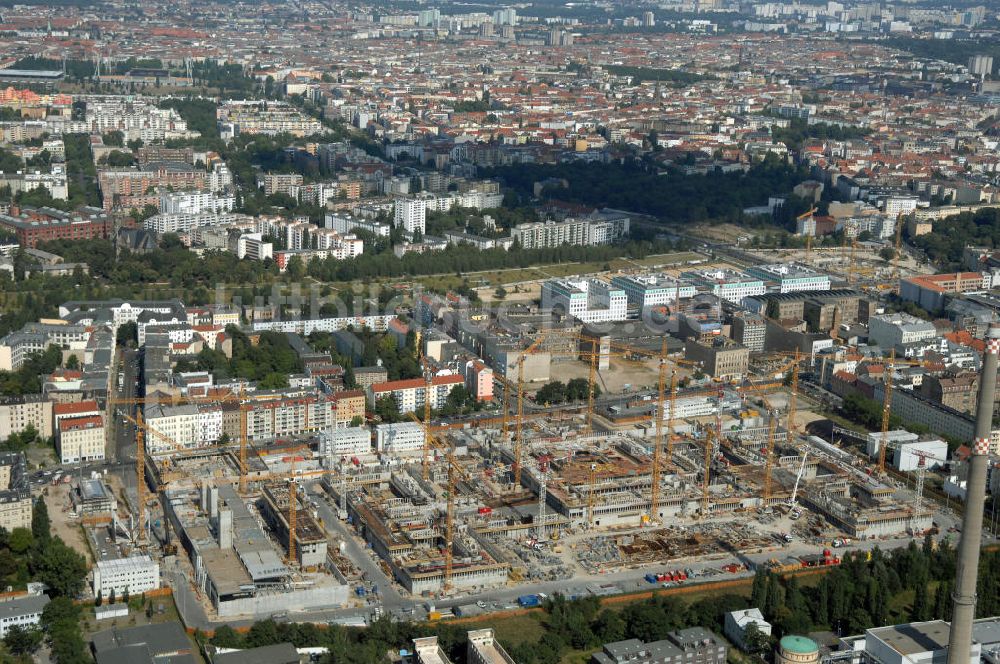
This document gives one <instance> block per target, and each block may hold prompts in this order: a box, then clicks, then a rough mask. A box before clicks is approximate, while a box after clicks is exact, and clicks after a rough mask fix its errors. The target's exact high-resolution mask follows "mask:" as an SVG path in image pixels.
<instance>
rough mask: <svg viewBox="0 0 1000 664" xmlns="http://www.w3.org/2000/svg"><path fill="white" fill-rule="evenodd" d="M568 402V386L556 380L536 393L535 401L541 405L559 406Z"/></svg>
mask: <svg viewBox="0 0 1000 664" xmlns="http://www.w3.org/2000/svg"><path fill="white" fill-rule="evenodd" d="M565 400H566V385H565V384H564V383H562V381H558V380H554V381H552V382H550V383H546V384H545V385H543V386H542V387H541V388H539V390H538V392H536V393H535V401H537V402H538V403H541V404H558V403H562V402H563V401H565Z"/></svg>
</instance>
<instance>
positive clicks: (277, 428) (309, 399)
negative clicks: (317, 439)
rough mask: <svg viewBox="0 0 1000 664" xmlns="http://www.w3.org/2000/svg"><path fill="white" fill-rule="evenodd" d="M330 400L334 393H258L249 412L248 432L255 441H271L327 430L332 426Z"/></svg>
mask: <svg viewBox="0 0 1000 664" xmlns="http://www.w3.org/2000/svg"><path fill="white" fill-rule="evenodd" d="M330 401H331V397H330V396H327V395H317V394H315V393H313V392H311V391H296V390H288V391H284V392H280V393H276V394H273V395H260V394H258V395H255V400H254V401H252V402H251V409H250V412H249V413H247V434H248V435H249V436H250V438H252V439H253V440H267V439H270V438H275V437H277V436H293V435H297V434H302V433H316V432H318V431H324V430H326V429H329V428H330V426H331V419H332V412H331V410H332V409H331V406H330Z"/></svg>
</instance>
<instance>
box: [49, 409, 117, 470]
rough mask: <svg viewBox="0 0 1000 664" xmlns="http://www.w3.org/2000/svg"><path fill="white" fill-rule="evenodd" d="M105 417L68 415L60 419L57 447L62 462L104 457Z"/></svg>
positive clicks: (78, 461) (96, 459)
mask: <svg viewBox="0 0 1000 664" xmlns="http://www.w3.org/2000/svg"><path fill="white" fill-rule="evenodd" d="M104 443H105V432H104V419H103V418H102V417H101V416H100V415H86V416H83V417H66V418H64V419H62V420H60V421H59V431H58V436H57V438H56V449H57V451H58V452H59V459H60V463H82V462H85V461H102V460H103V459H104Z"/></svg>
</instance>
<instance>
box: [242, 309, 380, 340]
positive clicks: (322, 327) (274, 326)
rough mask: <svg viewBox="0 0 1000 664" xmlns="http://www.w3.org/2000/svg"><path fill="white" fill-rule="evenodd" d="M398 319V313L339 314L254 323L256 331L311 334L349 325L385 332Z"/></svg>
mask: <svg viewBox="0 0 1000 664" xmlns="http://www.w3.org/2000/svg"><path fill="white" fill-rule="evenodd" d="M394 320H396V314H382V315H378V316H339V317H336V318H307V319H304V320H258V321H254V322H253V323H252V325H253V330H254V332H261V331H263V330H275V331H277V332H295V333H297V334H301V335H303V336H309V335H310V334H312V333H313V332H339V331H340V330H346V329H347V328H349V327H356V328H359V329H360V328H363V327H367V328H368V329H370V330H371V331H372V332H385V331H386V330H387V329H389V323H390V322H391V321H394Z"/></svg>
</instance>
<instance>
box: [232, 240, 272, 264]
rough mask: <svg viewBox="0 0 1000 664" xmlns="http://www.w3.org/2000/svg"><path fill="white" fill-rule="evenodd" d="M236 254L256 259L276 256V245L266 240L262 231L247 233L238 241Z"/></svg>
mask: <svg viewBox="0 0 1000 664" xmlns="http://www.w3.org/2000/svg"><path fill="white" fill-rule="evenodd" d="M236 256H237V257H238V258H248V259H250V260H254V261H262V260H264V259H265V258H274V245H272V244H271V243H270V242H265V241H264V236H263V235H262V234H261V233H245V234H243V235H240V237H239V239H238V240H237V241H236Z"/></svg>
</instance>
